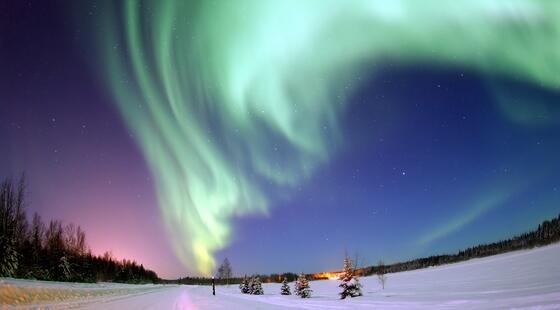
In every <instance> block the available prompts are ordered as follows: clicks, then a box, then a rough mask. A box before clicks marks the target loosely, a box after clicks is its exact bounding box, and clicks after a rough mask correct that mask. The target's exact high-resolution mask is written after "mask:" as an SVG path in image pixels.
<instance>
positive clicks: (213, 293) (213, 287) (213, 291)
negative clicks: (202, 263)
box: [212, 276, 216, 296]
mask: <svg viewBox="0 0 560 310" xmlns="http://www.w3.org/2000/svg"><path fill="white" fill-rule="evenodd" d="M212 295H214V296H216V281H215V280H214V276H212Z"/></svg>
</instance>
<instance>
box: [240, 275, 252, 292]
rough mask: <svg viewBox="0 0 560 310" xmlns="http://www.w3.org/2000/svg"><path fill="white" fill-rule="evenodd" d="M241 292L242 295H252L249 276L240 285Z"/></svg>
mask: <svg viewBox="0 0 560 310" xmlns="http://www.w3.org/2000/svg"><path fill="white" fill-rule="evenodd" d="M239 290H241V293H243V294H249V293H250V287H249V279H247V276H244V277H243V281H241V283H240V284H239Z"/></svg>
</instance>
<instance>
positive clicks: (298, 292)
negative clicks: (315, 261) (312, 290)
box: [294, 276, 300, 296]
mask: <svg viewBox="0 0 560 310" xmlns="http://www.w3.org/2000/svg"><path fill="white" fill-rule="evenodd" d="M299 294H300V289H299V276H298V278H296V281H295V282H294V295H296V296H299Z"/></svg>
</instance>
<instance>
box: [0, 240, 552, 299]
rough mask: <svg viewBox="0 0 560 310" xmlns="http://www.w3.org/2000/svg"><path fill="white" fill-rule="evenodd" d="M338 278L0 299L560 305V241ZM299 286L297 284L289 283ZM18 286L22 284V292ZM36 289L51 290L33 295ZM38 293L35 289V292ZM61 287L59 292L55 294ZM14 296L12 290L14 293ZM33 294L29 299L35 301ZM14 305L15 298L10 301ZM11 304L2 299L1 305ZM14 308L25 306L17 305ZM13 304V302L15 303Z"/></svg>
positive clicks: (85, 289)
mask: <svg viewBox="0 0 560 310" xmlns="http://www.w3.org/2000/svg"><path fill="white" fill-rule="evenodd" d="M339 283H340V281H335V280H322V281H311V282H310V286H311V289H312V290H313V295H312V297H311V298H309V299H302V298H299V297H297V296H294V295H290V296H283V295H280V287H281V284H280V283H278V284H276V283H274V284H263V287H264V293H265V294H264V295H261V296H255V295H244V294H241V293H240V292H239V288H238V286H237V285H230V286H229V287H226V286H218V287H216V296H212V289H211V287H208V286H178V285H125V284H107V283H101V284H72V283H70V284H69V283H57V282H41V281H28V280H13V279H3V280H2V281H1V282H0V302H1V303H2V305H5V304H6V302H7V300H8V299H7V296H8V297H9V296H11V295H10V294H18V292H19V293H21V292H22V291H21V290H23V292H25V293H27V294H28V295H26V298H27V299H25V300H23V301H21V303H23V306H20V307H21V308H23V309H28V308H30V307H31V308H32V307H33V306H39V305H46V306H48V307H49V309H67V308H79V309H94V310H95V309H560V243H557V244H554V245H550V246H547V247H542V248H536V249H532V250H524V251H517V252H511V253H506V254H502V255H496V256H491V257H486V258H480V259H473V260H469V261H466V262H462V263H457V264H450V265H444V266H439V267H433V268H427V269H421V270H414V271H407V272H401V273H394V274H387V282H386V285H385V290H382V289H381V286H380V284H379V281H378V279H377V277H376V276H371V277H363V278H360V283H362V285H363V289H362V291H363V293H364V296H362V297H356V298H347V299H345V300H339V299H338V293H339V290H340V288H339V287H338V284H339ZM290 286H291V287H292V288H293V283H290ZM18 290H20V291H18ZM34 290H38V291H48V292H51V293H50V294H51V295H48V294H46V295H45V296H46V297H45V296H42V295H41V296H42V297H41V298H42V299H37V298H36V299H35V300H33V299H32V298H31V297H29V296H35V295H36V294H37V292H35V291H34ZM33 294H35V295H33ZM57 294H58V295H57ZM11 297H13V296H11ZM29 300H31V302H30V301H29ZM12 305H14V303H12ZM0 308H1V309H5V307H4V306H0ZM11 308H15V309H19V308H17V306H12V307H11ZM11 308H8V309H11Z"/></svg>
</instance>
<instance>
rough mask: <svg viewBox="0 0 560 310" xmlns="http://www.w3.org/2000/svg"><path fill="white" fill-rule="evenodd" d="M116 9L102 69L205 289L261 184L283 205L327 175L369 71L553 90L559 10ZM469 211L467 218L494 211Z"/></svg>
mask: <svg viewBox="0 0 560 310" xmlns="http://www.w3.org/2000/svg"><path fill="white" fill-rule="evenodd" d="M116 3H120V4H119V5H114V4H109V2H107V3H106V5H107V8H108V11H110V12H111V13H110V14H100V15H97V20H96V24H97V25H99V26H98V27H99V28H100V29H98V30H99V31H98V38H97V39H98V42H97V45H98V46H99V47H100V53H101V55H102V57H101V62H100V64H98V65H99V66H100V68H101V71H102V72H103V79H104V80H105V81H106V82H107V85H108V87H109V88H110V89H111V91H112V94H113V96H114V102H115V104H116V105H117V106H118V108H119V110H120V112H121V114H122V116H123V118H124V119H125V121H126V123H127V125H128V127H129V128H130V130H131V131H132V133H133V134H134V137H135V139H136V141H137V143H138V145H139V146H140V148H141V150H142V152H143V154H144V156H145V158H146V161H147V163H148V165H149V167H150V169H151V172H152V174H153V176H154V180H155V184H156V190H157V193H158V199H159V206H160V209H161V213H162V217H163V219H164V221H165V224H166V225H165V226H166V227H167V229H168V233H169V236H170V238H171V239H172V244H173V246H174V249H175V251H176V254H177V256H178V257H179V258H180V259H181V261H182V262H183V263H184V264H185V266H186V267H187V268H189V269H190V270H191V271H193V272H198V273H200V274H205V275H208V274H210V273H211V271H212V270H213V268H214V258H213V255H214V253H215V252H216V251H218V250H220V249H222V248H224V247H225V246H227V245H228V243H229V242H230V241H231V237H232V226H231V219H232V217H235V216H241V215H246V214H254V213H256V214H259V213H260V214H266V213H267V210H268V206H269V205H270V203H269V199H270V198H269V197H268V195H267V191H266V189H265V188H263V185H262V184H267V187H273V188H277V189H278V190H289V189H290V188H291V187H293V186H295V185H297V184H301V183H302V182H305V180H306V178H308V177H309V176H310V175H311V174H312V173H313V171H314V170H316V169H317V168H318V167H319V166H320V165H321V164H324V163H326V162H327V161H328V160H329V157H330V156H331V155H332V153H333V152H334V151H336V150H335V149H334V148H333V147H332V146H331V145H332V143H331V142H332V140H333V139H339V140H342V141H343V140H344V139H343V137H342V136H341V133H340V130H338V129H337V126H338V124H337V118H338V116H339V115H340V114H341V112H342V111H343V110H344V106H345V101H346V100H345V99H346V98H347V97H348V96H349V95H350V94H351V93H352V91H353V90H354V89H356V88H358V87H359V86H360V80H361V76H362V75H370V74H371V73H372V72H375V70H376V68H377V67H378V66H382V65H383V64H384V63H387V62H391V63H399V64H407V63H415V62H423V63H433V64H436V65H437V64H444V65H446V66H456V67H468V68H471V69H473V70H477V71H479V72H481V73H483V74H485V75H487V76H488V77H489V78H490V79H491V78H492V77H493V76H500V75H508V76H514V77H515V78H516V79H518V80H522V81H525V82H529V83H534V84H536V85H540V86H542V87H545V88H549V89H558V88H559V87H560V57H558V52H559V50H560V5H558V4H557V2H556V1H532V0H525V1H513V0H509V1H499V0H496V1H487V0H458V1H434V0H432V1H429V0H427V1H412V0H410V1H371V0H353V1H350V0H349V1H334V0H333V1H327V0H322V1H318V0H314V1H289V0H282V1H257V0H254V1H199V2H197V3H191V2H188V1H165V0H155V1H135V0H129V1H118V2H116ZM496 95H497V96H501V97H503V98H504V99H507V94H501V93H500V92H498V91H496ZM531 104H532V103H530V102H527V103H525V105H524V106H521V107H520V106H519V104H517V105H515V109H509V108H508V105H507V100H506V104H505V108H504V111H505V113H504V115H506V116H507V117H510V118H511V119H512V121H516V120H517V119H522V120H523V124H532V123H534V122H533V121H531V120H527V119H526V118H527V117H526V115H527V113H526V112H527V111H528V110H529V111H530V110H531V109H532V106H531ZM519 113H522V114H523V115H522V116H520V115H519ZM279 150H280V151H279ZM286 158H288V159H289V160H286ZM278 163H281V164H278ZM502 195H505V194H502V193H499V194H497V196H495V200H496V201H499V200H501V199H502V198H501V197H502ZM492 201H494V200H492ZM476 205H477V206H475V207H474V208H475V210H473V211H472V212H470V213H469V214H474V215H473V216H476V214H481V213H483V212H484V209H485V208H491V207H493V205H494V203H481V204H476ZM470 220H472V219H470ZM458 225H461V224H460V223H459V224H458ZM451 226H457V225H456V224H453V223H450V224H448V225H444V227H451ZM442 229H443V230H442ZM442 229H439V230H436V231H435V232H434V233H433V234H431V235H428V237H426V238H428V239H430V240H431V239H433V238H436V237H437V236H439V235H440V234H445V233H447V232H448V231H449V229H448V228H442ZM425 241H426V240H425ZM193 262H195V264H193Z"/></svg>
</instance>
